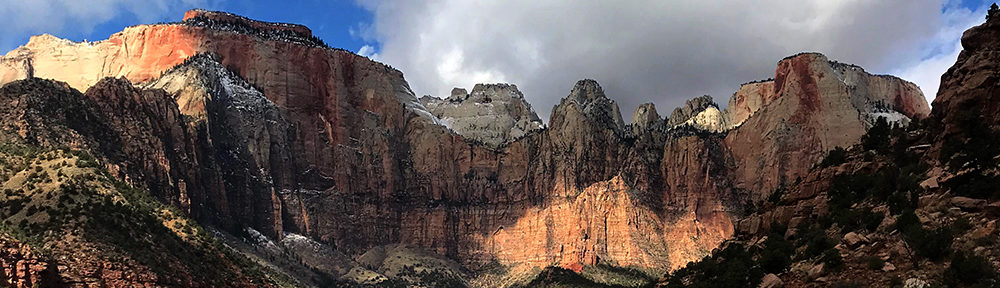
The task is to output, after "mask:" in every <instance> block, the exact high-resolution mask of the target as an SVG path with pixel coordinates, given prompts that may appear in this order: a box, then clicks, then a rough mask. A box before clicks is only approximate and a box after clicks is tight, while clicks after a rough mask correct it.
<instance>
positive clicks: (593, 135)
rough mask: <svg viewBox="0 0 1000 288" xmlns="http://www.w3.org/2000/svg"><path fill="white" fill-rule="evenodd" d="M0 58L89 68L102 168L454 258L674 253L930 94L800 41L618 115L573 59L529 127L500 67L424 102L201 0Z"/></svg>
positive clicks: (320, 235) (275, 223) (338, 241)
mask: <svg viewBox="0 0 1000 288" xmlns="http://www.w3.org/2000/svg"><path fill="white" fill-rule="evenodd" d="M195 55H197V56H195ZM0 60H2V61H3V62H2V63H3V65H2V66H0V77H2V78H0V84H2V83H5V82H8V81H11V80H13V79H18V78H24V77H30V76H34V77H42V78H53V79H59V80H61V81H66V82H67V83H69V86H70V87H73V88H76V89H88V92H87V93H86V96H87V97H88V98H89V99H92V101H94V102H97V103H98V104H96V105H95V107H97V108H95V109H98V111H100V114H101V115H110V116H107V117H109V118H110V119H109V122H108V123H110V124H109V125H111V127H105V128H107V129H103V128H93V129H92V130H95V131H98V132H94V133H95V134H93V135H91V137H93V138H94V139H98V141H97V142H98V146H97V147H99V148H101V149H99V150H97V151H99V152H101V153H102V154H103V155H104V157H105V158H107V159H108V166H109V170H112V172H113V174H114V175H115V176H117V178H120V179H125V180H128V181H131V182H135V183H141V184H144V185H145V186H148V187H149V188H150V190H151V192H152V193H153V194H154V195H156V196H157V197H158V198H159V199H160V200H162V201H164V202H166V203H170V204H172V205H175V206H177V207H180V208H182V209H183V210H184V212H186V213H189V214H190V215H191V216H192V217H193V218H195V219H197V220H199V221H201V222H202V223H206V224H209V225H212V226H218V227H220V228H222V229H224V230H226V231H230V232H232V233H242V231H245V229H244V228H252V229H255V230H257V231H260V232H261V233H263V235H266V236H267V237H269V238H272V239H274V240H280V239H281V238H283V237H285V236H286V235H291V234H286V233H294V234H300V235H305V236H306V237H309V238H311V239H312V240H315V241H318V242H321V243H323V244H327V245H329V246H330V247H334V249H336V250H337V251H338V252H343V253H345V254H349V255H358V254H361V253H363V252H365V251H366V250H369V249H370V248H372V247H378V246H381V245H386V244H395V243H406V244H412V245H415V246H418V247H421V248H423V249H426V250H429V251H431V252H434V253H436V254H438V255H442V256H445V257H449V258H452V259H454V260H458V261H459V262H461V263H462V264H465V265H466V266H467V267H469V268H478V267H480V266H482V265H485V264H488V263H491V262H492V261H497V262H499V263H501V264H505V265H521V267H522V268H525V269H524V271H527V270H530V269H528V268H531V267H535V266H548V265H559V266H564V267H568V268H573V269H577V270H579V268H580V267H581V265H596V264H612V265H619V266H637V267H640V268H643V269H647V270H648V271H655V272H656V273H659V272H662V271H665V270H670V269H674V268H677V267H680V266H683V265H684V264H685V263H687V262H688V261H691V260H695V259H700V258H701V257H703V256H704V255H707V254H708V253H709V252H710V251H711V250H712V249H714V248H716V247H717V246H718V245H719V244H720V243H722V241H724V240H725V239H728V238H729V237H731V236H732V235H733V231H734V225H733V223H734V221H735V219H736V218H738V215H739V212H741V211H742V209H743V206H744V204H745V203H746V202H747V199H748V198H755V199H759V198H761V197H763V195H766V194H767V193H769V192H770V191H771V190H772V189H774V188H775V187H776V186H777V185H778V184H780V183H783V182H784V181H791V180H794V178H795V177H797V176H799V175H802V173H803V172H804V171H805V169H808V168H809V167H810V166H812V165H813V164H815V162H816V161H817V160H818V159H819V158H820V157H821V156H822V155H824V154H825V153H826V151H828V150H829V149H832V148H833V147H836V146H847V145H849V144H851V143H854V142H857V141H858V139H859V137H860V135H861V134H863V133H864V131H865V129H866V128H867V127H868V125H870V123H871V122H870V121H871V119H873V116H874V115H881V114H878V113H885V114H886V115H896V114H900V115H905V116H906V117H909V118H918V117H923V116H925V115H926V114H927V111H926V109H927V105H926V102H923V100H922V99H923V97H922V96H921V95H920V94H919V90H916V89H915V87H914V86H913V85H912V84H909V83H906V82H903V81H901V80H899V79H895V78H891V77H883V76H871V75H868V74H866V73H864V72H863V71H861V70H860V68H857V67H854V66H846V65H840V64H834V63H831V62H829V61H827V60H826V58H825V57H823V56H822V55H818V54H804V55H799V56H796V57H792V58H789V59H786V60H783V61H781V62H780V63H779V66H778V69H777V77H776V80H774V81H771V82H762V83H754V84H747V85H744V86H743V87H742V88H741V89H740V91H738V92H737V93H736V94H734V96H733V99H732V100H730V103H731V104H730V106H729V108H727V109H726V110H722V111H720V110H719V109H718V107H717V105H715V104H714V103H711V99H710V98H699V99H698V100H696V101H694V102H689V105H688V106H690V107H686V108H681V109H679V110H677V111H678V112H675V113H674V115H676V117H674V116H671V117H670V119H662V118H660V117H659V115H658V114H657V113H656V109H655V107H653V106H652V105H644V106H641V107H640V109H639V110H637V111H636V113H635V116H633V118H632V119H633V121H632V122H633V123H632V124H633V125H632V126H626V124H625V123H624V121H623V120H622V117H621V114H620V111H619V108H618V106H617V104H616V103H615V102H614V101H613V100H611V98H609V97H607V96H606V95H605V94H604V92H603V89H602V88H601V87H600V85H599V84H598V83H597V82H596V81H594V80H581V81H579V82H577V83H576V84H575V85H574V87H573V88H572V90H571V92H570V93H569V95H567V96H566V97H565V98H563V99H562V100H561V101H560V103H559V105H557V106H556V107H554V108H553V110H552V114H551V115H552V116H551V119H550V120H549V126H548V127H547V128H542V127H541V125H540V121H539V119H538V118H537V116H536V115H535V113H534V112H533V111H532V110H531V107H530V105H528V104H527V103H526V102H525V101H524V98H523V96H522V95H521V94H520V92H518V91H517V90H516V87H514V86H513V85H477V86H476V87H475V88H474V89H473V90H472V93H468V94H467V93H466V92H464V91H463V90H456V91H455V92H453V93H452V96H451V97H449V98H448V99H431V98H425V99H422V102H423V103H421V101H418V100H417V98H416V97H415V96H414V95H413V93H412V92H411V91H410V89H409V88H408V85H407V83H406V82H405V81H404V80H403V77H402V73H400V72H399V71H396V70H393V69H391V68H389V67H387V66H385V65H383V64H380V63H377V62H373V61H370V60H368V59H366V58H364V57H361V56H358V55H354V54H352V53H349V52H347V51H342V50H335V49H330V48H327V47H325V45H324V44H323V43H322V42H321V41H319V40H318V39H315V38H314V37H312V36H311V33H310V32H309V30H308V29H306V28H305V27H302V26H297V25H290V24H281V23H265V22H258V21H253V20H250V19H246V18H243V17H239V16H236V15H231V14H225V13H217V12H208V11H200V10H196V11H192V12H189V13H188V14H187V15H185V20H184V22H180V23H174V24H163V25H142V26H134V27H129V28H126V29H125V31H123V32H121V33H117V34H115V35H112V36H111V38H110V39H108V40H104V41H100V42H94V43H72V42H69V41H65V40H60V39H56V38H54V37H52V36H38V37H34V38H32V40H31V41H30V42H29V43H28V44H27V45H25V46H23V47H21V48H18V49H17V50H14V51H11V52H10V53H8V54H7V55H6V56H4V57H3V58H2V59H0ZM107 76H112V77H122V78H123V79H119V80H101V79H103V78H104V77H107ZM132 83H135V85H132ZM133 86H138V88H136V87H133ZM859 111H861V112H859ZM894 111H899V112H894ZM893 113H895V114H893ZM897 118H898V117H897ZM668 121H669V122H668ZM30 122H31V121H25V123H27V124H25V125H30ZM102 123H103V122H102ZM668 123H670V125H667V124H668ZM139 124H142V125H139ZM147 124H148V125H147ZM449 126H450V127H451V128H450V129H449ZM26 127H27V126H26ZM25 129H27V128H25ZM88 129H89V128H88ZM88 131H89V130H88ZM102 133H103V134H102ZM21 137H24V138H29V137H33V138H34V139H37V141H46V139H59V138H58V137H64V136H61V135H58V133H52V134H51V135H50V134H45V135H36V134H31V133H21ZM107 139H113V140H114V141H117V142H113V141H111V140H107ZM470 140H471V141H470ZM477 142H482V143H484V144H485V145H482V144H478V143H477ZM104 143H111V144H104ZM118 146H121V149H120V150H119V149H113V148H111V147H118Z"/></svg>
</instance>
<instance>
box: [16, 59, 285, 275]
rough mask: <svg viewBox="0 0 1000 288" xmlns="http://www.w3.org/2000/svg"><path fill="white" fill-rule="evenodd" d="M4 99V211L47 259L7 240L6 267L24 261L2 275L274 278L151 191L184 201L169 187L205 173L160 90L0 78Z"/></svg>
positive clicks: (177, 203)
mask: <svg viewBox="0 0 1000 288" xmlns="http://www.w3.org/2000/svg"><path fill="white" fill-rule="evenodd" d="M0 103H4V105H2V108H0V119H2V120H3V123H4V125H3V126H0V143H2V147H3V149H0V159H4V161H2V162H0V188H2V190H0V191H2V192H0V193H2V194H0V201H2V204H3V205H0V218H2V219H0V220H2V222H4V223H6V224H5V226H4V231H5V233H6V232H10V233H11V234H12V235H15V236H18V235H19V236H21V238H18V239H19V240H21V241H24V242H26V244H29V245H30V246H31V247H35V249H45V251H46V252H45V255H46V256H47V257H48V258H49V259H45V260H39V259H32V257H31V254H30V253H26V252H24V251H20V252H18V251H9V250H8V252H7V253H5V254H3V255H0V256H2V257H0V259H2V260H0V262H3V263H2V264H3V265H4V268H8V265H21V266H18V267H16V269H20V270H24V271H18V272H17V273H15V274H6V275H8V276H10V277H13V279H14V280H17V281H22V280H23V281H28V280H26V278H24V277H31V280H30V281H31V282H37V283H41V284H43V287H45V284H46V283H49V282H51V281H56V282H59V283H60V284H62V285H69V286H100V285H108V286H116V287H126V286H129V287H131V286H153V285H156V286H258V285H265V286H269V285H273V284H275V283H273V282H272V281H271V280H268V279H267V277H266V276H262V275H259V274H256V273H258V272H259V270H257V269H261V268H260V267H258V266H255V265H253V264H249V263H245V262H241V261H244V260H243V259H242V258H240V257H237V256H234V255H232V254H226V251H225V250H226V249H225V248H223V247H221V246H219V245H218V242H214V241H213V240H212V239H211V238H210V237H209V236H208V235H207V234H205V233H206V232H205V231H203V230H201V228H200V227H198V224H196V223H195V222H194V221H192V220H190V219H189V218H187V217H186V216H184V215H182V214H181V213H180V211H181V210H178V209H173V208H168V206H166V205H164V204H162V203H160V202H158V201H156V200H154V199H153V198H152V197H151V196H150V195H149V194H150V192H152V194H153V195H155V196H158V198H160V199H162V200H163V201H165V202H167V203H170V204H172V205H174V207H187V206H186V205H187V202H186V201H185V200H184V199H185V198H184V195H185V194H184V193H183V192H184V191H185V190H183V189H180V190H177V189H175V188H178V187H181V188H183V187H184V185H183V183H184V180H189V182H190V183H192V186H193V185H194V183H197V181H190V180H192V179H204V178H208V177H209V176H208V175H210V174H209V173H206V174H205V175H202V174H200V173H198V172H199V170H198V169H195V168H192V165H193V164H196V163H197V162H196V160H195V159H194V158H192V157H191V156H193V155H194V153H193V152H194V151H193V150H186V149H188V148H190V146H189V145H190V144H192V143H193V141H192V142H188V141H185V140H188V139H190V138H188V136H191V135H190V134H186V132H185V131H187V129H186V126H184V125H182V124H181V123H180V121H181V120H180V118H179V116H180V113H179V112H178V110H177V106H176V104H175V103H174V102H173V99H171V98H168V97H167V95H166V94H165V93H163V91H161V90H154V91H148V90H140V89H136V88H135V87H134V86H133V85H132V84H131V83H129V82H128V81H127V80H124V79H112V78H108V79H105V80H102V81H101V82H98V83H97V84H95V85H94V86H93V87H91V89H89V90H88V91H87V93H86V94H83V93H80V92H79V91H76V90H73V89H71V88H69V86H68V85H66V84H65V83H58V82H54V81H51V80H43V79H37V78H35V79H28V80H20V81H15V82H12V83H9V84H8V85H5V86H3V87H2V89H0ZM196 167H197V166H196ZM199 168H205V169H210V167H199ZM200 177H204V178H200ZM175 179H181V180H179V183H181V185H179V186H172V185H174V184H177V183H178V182H174V181H176V180H175ZM147 188H148V192H147ZM191 191H192V192H202V191H200V190H197V189H192V190H191ZM177 193H180V194H177ZM153 239H155V240H153ZM0 243H3V244H4V245H6V244H7V243H8V242H7V240H6V238H4V239H0ZM5 249H6V248H5ZM21 249H22V250H23V249H25V248H23V246H22V248H21ZM46 262H47V263H48V264H46ZM39 265H43V266H39ZM44 265H53V266H55V267H53V268H45V267H48V266H44ZM39 267H42V268H44V269H51V270H52V271H48V270H45V271H40V270H39V269H41V268H39ZM46 271H48V272H46ZM39 272H45V273H52V274H55V276H54V278H49V279H46V278H45V277H50V276H52V275H47V274H46V275H39V276H38V277H41V278H34V277H35V276H31V274H34V273H39ZM18 279H21V280H18ZM36 280H44V281H36ZM23 281H22V282H23ZM29 284H30V283H29Z"/></svg>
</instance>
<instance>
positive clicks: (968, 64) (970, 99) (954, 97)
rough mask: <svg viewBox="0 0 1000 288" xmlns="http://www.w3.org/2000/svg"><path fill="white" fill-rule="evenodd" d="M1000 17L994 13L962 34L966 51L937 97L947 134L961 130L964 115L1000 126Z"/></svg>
mask: <svg viewBox="0 0 1000 288" xmlns="http://www.w3.org/2000/svg"><path fill="white" fill-rule="evenodd" d="M997 18H1000V17H996V16H993V17H991V19H989V20H987V21H986V23H983V24H981V25H979V26H976V27H972V28H970V29H969V30H967V31H965V33H964V34H962V48H963V49H962V52H961V53H960V54H959V55H958V61H957V62H955V65H954V66H952V67H951V68H949V69H948V71H947V72H945V73H944V75H942V76H941V89H940V90H938V95H937V98H935V99H934V115H933V116H934V117H935V119H940V120H941V122H942V124H943V125H944V129H942V132H944V134H943V135H942V136H943V137H949V136H951V135H953V134H955V133H956V132H958V130H959V127H958V125H960V122H961V118H963V117H964V116H967V115H975V116H979V117H982V121H983V124H985V126H986V127H990V128H993V129H997V128H998V127H1000V115H998V113H997V112H1000V104H998V97H1000V96H998V94H1000V93H997V87H998V85H1000V82H998V80H997V76H996V75H994V73H993V71H997V69H998V67H1000V66H998V65H1000V54H998V49H997V47H996V46H995V44H996V43H998V42H1000V41H998V40H1000V19H997Z"/></svg>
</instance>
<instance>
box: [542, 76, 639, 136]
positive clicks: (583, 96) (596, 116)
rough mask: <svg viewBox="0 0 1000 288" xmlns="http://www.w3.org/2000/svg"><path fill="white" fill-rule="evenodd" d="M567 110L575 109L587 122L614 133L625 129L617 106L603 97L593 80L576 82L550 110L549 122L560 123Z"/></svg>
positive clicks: (600, 89)
mask: <svg viewBox="0 0 1000 288" xmlns="http://www.w3.org/2000/svg"><path fill="white" fill-rule="evenodd" d="M570 107H572V108H570ZM568 109H576V111H577V112H578V113H581V114H582V115H583V116H584V117H585V118H586V119H587V120H589V121H592V122H594V123H600V124H601V125H605V126H606V127H608V128H611V129H613V130H615V131H621V130H622V129H623V128H624V127H625V121H623V120H622V116H621V111H620V110H619V108H618V104H617V103H615V101H614V100H611V99H610V98H608V97H607V96H606V95H604V89H603V88H601V85H600V84H598V83H597V81H595V80H593V79H583V80H580V81H577V82H576V84H575V85H573V89H572V90H570V92H569V95H567V96H566V97H565V98H563V99H562V100H560V101H559V105H556V106H555V107H553V108H552V114H551V115H552V116H551V120H550V122H552V123H555V122H561V120H562V119H563V117H565V114H566V113H567V112H568ZM554 125H555V124H553V126H554Z"/></svg>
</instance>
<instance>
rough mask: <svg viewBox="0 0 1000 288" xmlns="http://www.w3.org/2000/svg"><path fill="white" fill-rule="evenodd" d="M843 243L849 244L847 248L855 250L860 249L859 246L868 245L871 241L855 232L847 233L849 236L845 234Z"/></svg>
mask: <svg viewBox="0 0 1000 288" xmlns="http://www.w3.org/2000/svg"><path fill="white" fill-rule="evenodd" d="M843 242H844V243H845V244H847V246H849V247H851V248H855V247H858V245H861V244H865V243H868V242H869V240H868V238H867V237H865V236H864V235H860V234H858V233H854V232H847V234H844V239H843Z"/></svg>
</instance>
